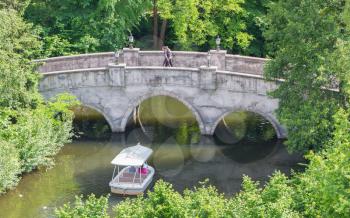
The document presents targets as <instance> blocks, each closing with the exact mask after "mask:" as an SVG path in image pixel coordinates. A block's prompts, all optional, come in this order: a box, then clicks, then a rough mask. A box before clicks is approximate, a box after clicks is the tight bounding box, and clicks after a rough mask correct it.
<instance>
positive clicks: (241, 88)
mask: <svg viewBox="0 0 350 218" xmlns="http://www.w3.org/2000/svg"><path fill="white" fill-rule="evenodd" d="M43 75H44V77H43V79H42V81H41V83H40V90H41V92H42V93H43V94H44V96H46V97H47V98H49V97H51V96H54V95H56V94H58V93H60V92H69V93H71V94H73V95H75V96H77V98H78V99H79V100H80V101H81V102H82V104H83V105H86V106H89V107H91V108H94V109H96V110H97V111H99V112H100V113H102V114H103V115H104V116H105V117H106V120H107V121H108V123H109V124H110V126H111V128H112V130H113V131H114V132H122V131H124V130H125V127H126V124H127V121H128V119H129V117H130V116H131V114H132V112H133V110H134V109H135V108H136V107H137V106H138V105H139V104H140V103H141V102H142V101H144V100H146V99H147V98H150V97H153V96H157V95H166V96H170V97H173V98H175V99H177V100H179V101H181V102H182V103H184V104H185V105H186V106H187V107H188V108H189V109H190V110H191V111H192V113H193V114H194V116H195V117H196V119H197V121H198V124H199V127H200V130H201V133H202V134H205V135H211V134H213V133H214V131H215V128H216V126H217V124H218V123H219V121H220V120H221V119H222V118H223V117H224V116H225V115H227V114H228V113H230V112H233V111H239V110H247V111H252V112H255V113H259V114H261V115H262V116H264V117H265V118H266V119H268V120H269V121H270V122H271V123H272V125H273V126H274V127H275V129H276V133H277V135H278V137H280V138H283V137H285V136H286V132H285V130H284V128H283V127H282V126H281V125H280V124H279V123H278V121H277V119H276V118H275V115H274V111H275V110H276V109H277V107H278V101H277V100H276V99H271V98H270V97H268V96H267V94H266V93H267V92H268V91H270V90H272V89H274V88H275V87H276V84H275V83H273V82H267V81H264V80H263V78H262V76H259V75H251V74H242V73H234V72H227V71H218V70H217V68H216V67H204V66H203V67H200V68H164V67H156V66H153V67H150V66H148V67H140V66H138V67H135V66H134V67H128V66H126V65H125V64H120V65H116V64H109V66H108V67H107V68H94V69H84V70H71V71H61V72H53V73H52V72H51V73H44V74H43Z"/></svg>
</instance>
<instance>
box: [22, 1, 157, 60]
mask: <svg viewBox="0 0 350 218" xmlns="http://www.w3.org/2000/svg"><path fill="white" fill-rule="evenodd" d="M150 5H151V4H150V2H149V1H148V0H84V1H82V0H64V1H62V0H52V1H42V0H32V1H31V3H30V5H29V6H28V8H27V9H26V11H25V17H26V19H27V20H28V21H30V22H33V23H34V24H35V25H38V26H40V27H41V29H42V34H41V35H42V38H43V39H44V43H45V44H44V47H45V48H46V50H45V51H44V52H43V55H45V56H58V55H66V54H70V53H82V52H83V53H87V52H95V51H112V50H115V49H116V48H121V47H123V46H124V42H125V39H126V35H127V34H128V31H129V30H131V29H132V28H133V27H135V26H136V25H137V24H138V23H139V21H140V19H141V18H142V17H143V15H144V14H145V11H146V10H147V8H149V7H150Z"/></svg>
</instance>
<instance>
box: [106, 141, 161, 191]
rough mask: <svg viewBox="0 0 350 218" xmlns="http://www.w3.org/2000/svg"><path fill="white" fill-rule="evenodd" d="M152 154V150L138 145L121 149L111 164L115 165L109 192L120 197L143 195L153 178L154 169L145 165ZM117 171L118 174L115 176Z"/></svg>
mask: <svg viewBox="0 0 350 218" xmlns="http://www.w3.org/2000/svg"><path fill="white" fill-rule="evenodd" d="M152 153H153V150H152V149H150V148H147V147H145V146H142V145H140V143H138V144H137V145H135V146H131V147H128V148H125V149H123V150H122V151H121V152H120V153H119V154H118V155H117V156H116V157H115V158H114V159H113V160H112V162H111V163H112V164H113V165H115V167H114V171H113V176H112V180H111V182H110V183H109V186H110V187H111V192H112V193H115V194H122V195H139V194H142V193H144V191H145V190H146V188H147V187H148V186H149V184H150V183H151V182H152V180H153V176H154V168H153V167H151V166H149V165H147V163H146V161H147V159H148V158H149V157H150V156H151V154H152ZM117 169H118V173H117V175H116V176H115V173H116V170H117Z"/></svg>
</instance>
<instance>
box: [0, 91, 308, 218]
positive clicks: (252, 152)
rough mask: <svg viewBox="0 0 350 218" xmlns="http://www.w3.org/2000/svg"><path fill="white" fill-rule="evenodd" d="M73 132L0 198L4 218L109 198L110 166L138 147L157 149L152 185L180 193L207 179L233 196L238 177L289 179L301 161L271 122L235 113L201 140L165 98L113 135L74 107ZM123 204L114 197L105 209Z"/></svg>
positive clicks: (180, 109)
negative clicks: (47, 161)
mask: <svg viewBox="0 0 350 218" xmlns="http://www.w3.org/2000/svg"><path fill="white" fill-rule="evenodd" d="M75 131H76V134H77V137H76V138H75V139H74V140H73V142H72V143H70V144H67V145H65V146H64V148H63V149H62V151H61V152H60V153H59V154H58V155H57V157H56V165H55V166H54V167H53V168H52V169H46V170H45V169H42V170H37V171H35V172H33V173H29V174H26V175H24V176H23V178H22V180H21V181H20V183H19V185H18V186H17V187H16V189H14V190H12V191H9V192H8V193H7V194H5V195H3V196H0V217H1V218H17V217H19V218H22V217H25V218H27V217H30V218H31V217H54V210H55V208H56V207H59V206H62V205H63V204H64V203H65V202H67V201H73V200H74V196H75V195H87V194H90V193H94V194H95V195H97V196H100V195H106V194H108V193H110V190H109V187H108V183H109V181H110V179H111V176H112V172H113V166H112V165H111V164H110V161H111V160H112V159H113V158H114V157H115V156H116V155H117V154H118V153H119V152H120V151H121V150H122V149H123V148H125V147H127V146H132V145H135V144H136V143H137V142H140V143H142V144H143V145H145V146H149V147H152V149H153V150H154V153H153V156H152V157H151V159H150V160H149V164H150V165H152V166H154V167H155V169H156V176H155V179H154V180H155V181H156V180H158V179H163V180H165V181H168V182H170V183H172V184H173V186H174V188H175V189H176V190H178V191H180V192H182V191H183V190H184V189H186V188H193V186H195V185H197V184H198V182H200V181H203V180H205V179H209V181H210V183H211V184H213V185H215V186H216V187H217V188H218V190H219V191H220V192H223V193H225V195H226V196H231V195H233V194H234V193H236V192H238V191H239V190H240V185H241V182H242V176H243V175H248V176H250V177H252V178H253V179H254V180H257V181H260V182H261V183H262V184H263V183H264V182H265V181H266V180H267V179H268V177H269V176H270V175H271V174H272V173H273V172H274V171H275V170H280V171H282V172H284V173H286V174H289V173H290V170H291V169H292V168H293V169H296V170H298V169H300V167H299V165H298V163H300V162H302V161H303V159H302V158H301V156H300V155H297V154H293V155H290V154H288V152H287V151H286V149H285V148H284V146H283V144H282V142H281V141H279V140H277V139H276V134H275V132H274V129H273V127H272V125H271V124H270V123H268V122H267V121H266V120H265V119H263V118H262V117H260V116H258V115H256V114H253V113H250V112H244V111H241V112H235V113H232V114H230V115H228V116H227V117H225V118H224V119H223V120H222V121H221V122H220V123H219V125H218V127H217V129H216V131H215V135H214V136H213V137H204V136H201V135H200V134H199V128H198V125H197V123H196V121H195V118H194V117H193V115H192V114H191V112H190V111H189V110H188V109H187V108H186V107H185V106H184V105H183V104H181V103H180V102H177V101H176V100H174V99H172V98H169V97H163V96H159V97H154V98H152V99H149V100H146V101H145V102H143V103H142V104H141V105H140V106H139V107H138V108H136V109H135V113H134V114H133V116H132V117H130V121H129V124H128V128H127V131H126V133H123V134H111V132H110V129H109V126H108V124H107V122H106V121H105V120H104V118H103V117H102V116H101V115H100V114H98V113H96V112H95V111H93V110H91V109H88V108H84V107H81V108H77V109H76V120H75ZM152 185H153V184H152ZM152 185H151V189H152ZM123 199H124V198H123V197H121V196H117V195H113V194H112V195H111V196H110V204H111V206H113V205H115V204H117V203H118V202H119V201H121V200H123Z"/></svg>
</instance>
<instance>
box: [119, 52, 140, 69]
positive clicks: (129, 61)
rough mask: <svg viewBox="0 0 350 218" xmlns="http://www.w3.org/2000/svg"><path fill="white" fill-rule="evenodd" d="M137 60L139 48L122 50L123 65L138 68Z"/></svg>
mask: <svg viewBox="0 0 350 218" xmlns="http://www.w3.org/2000/svg"><path fill="white" fill-rule="evenodd" d="M139 58H140V49H139V48H123V61H124V62H123V63H124V64H126V66H139Z"/></svg>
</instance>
